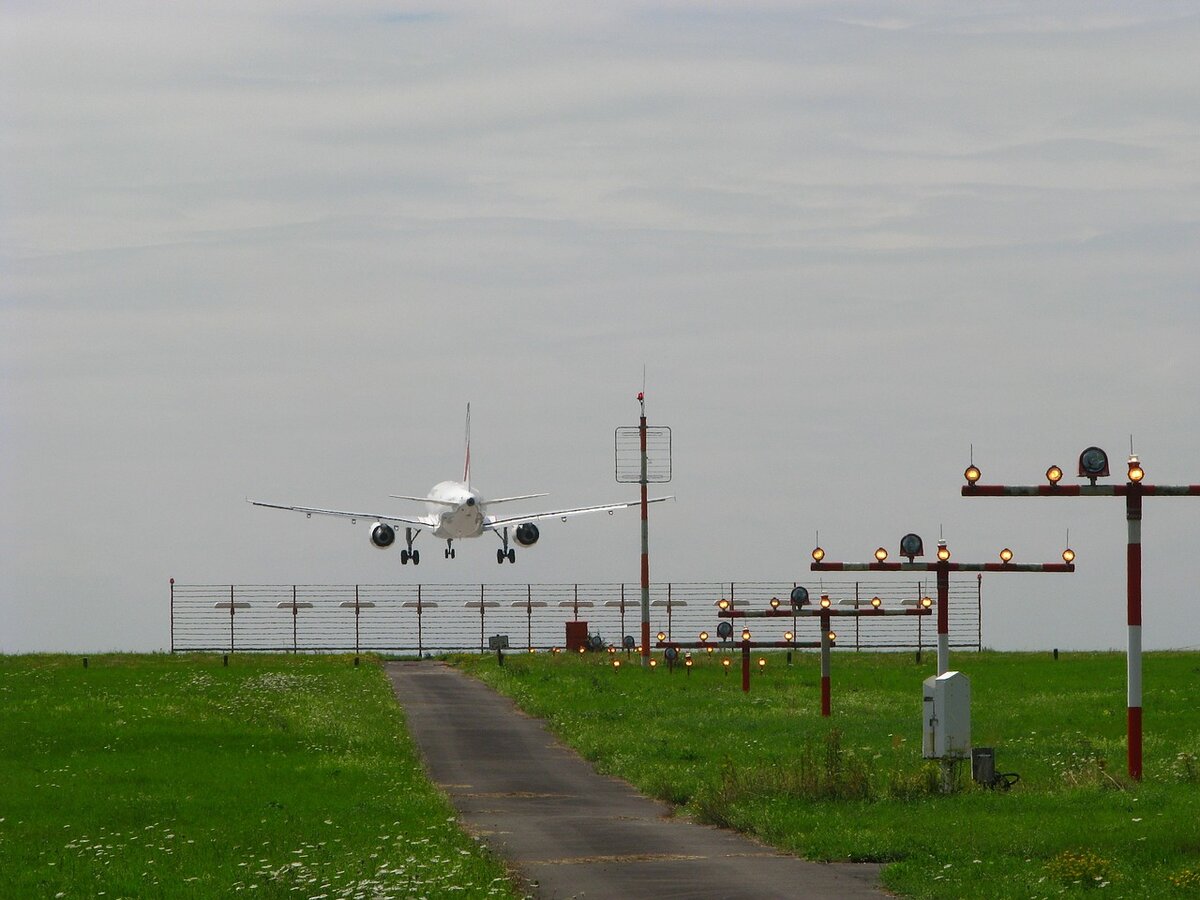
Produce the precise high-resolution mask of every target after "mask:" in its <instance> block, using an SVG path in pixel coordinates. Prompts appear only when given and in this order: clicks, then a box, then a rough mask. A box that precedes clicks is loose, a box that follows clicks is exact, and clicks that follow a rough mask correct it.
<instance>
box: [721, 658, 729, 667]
mask: <svg viewBox="0 0 1200 900" xmlns="http://www.w3.org/2000/svg"><path fill="white" fill-rule="evenodd" d="M721 665H723V666H724V667H725V668H727V669H728V668H729V659H728V658H726V659H723V660H721Z"/></svg>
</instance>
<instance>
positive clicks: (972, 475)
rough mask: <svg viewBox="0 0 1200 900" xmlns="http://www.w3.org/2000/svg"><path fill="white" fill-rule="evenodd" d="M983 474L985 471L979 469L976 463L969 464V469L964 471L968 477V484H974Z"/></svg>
mask: <svg viewBox="0 0 1200 900" xmlns="http://www.w3.org/2000/svg"><path fill="white" fill-rule="evenodd" d="M982 475H983V473H982V472H980V471H979V467H978V466H976V465H974V464H972V465H969V466H967V470H966V471H965V472H963V478H965V479H967V484H974V483H975V482H977V481H978V480H979V479H980V477H981V476H982Z"/></svg>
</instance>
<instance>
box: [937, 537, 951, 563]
mask: <svg viewBox="0 0 1200 900" xmlns="http://www.w3.org/2000/svg"><path fill="white" fill-rule="evenodd" d="M937 558H938V559H940V560H941V561H942V562H945V561H946V560H948V559H949V558H950V549H949V548H948V547H947V546H946V542H945V541H938V552H937Z"/></svg>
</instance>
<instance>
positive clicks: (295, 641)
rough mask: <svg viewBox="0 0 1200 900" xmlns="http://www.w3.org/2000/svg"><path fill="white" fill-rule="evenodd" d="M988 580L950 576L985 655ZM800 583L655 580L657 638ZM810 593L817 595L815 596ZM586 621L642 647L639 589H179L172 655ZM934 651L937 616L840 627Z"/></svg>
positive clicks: (840, 589)
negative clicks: (983, 594)
mask: <svg viewBox="0 0 1200 900" xmlns="http://www.w3.org/2000/svg"><path fill="white" fill-rule="evenodd" d="M981 584H982V582H981V580H980V579H978V578H976V577H975V576H971V577H969V578H968V577H963V578H957V579H956V578H954V577H951V579H950V597H949V599H950V604H949V612H950V622H949V625H950V646H951V647H956V648H960V649H972V648H973V649H979V648H980V647H981V646H982V643H983V638H982V634H981V618H980V591H981ZM793 586H794V585H793V583H792V582H658V583H654V584H652V585H651V586H650V600H651V607H650V633H651V634H652V635H653V634H656V633H658V632H660V631H661V632H663V633H664V634H666V635H668V636H669V637H670V638H674V639H675V640H694V639H695V638H696V636H697V635H698V634H699V632H700V631H708V632H709V633H710V634H714V635H715V634H716V630H717V629H716V625H717V622H718V619H717V615H716V613H717V607H716V603H717V601H718V600H720V599H730V600H732V601H733V602H734V603H735V604H737V605H738V606H739V607H740V606H742V605H743V604H745V605H746V608H747V609H765V608H767V606H768V604H769V602H770V600H771V598H772V597H776V598H778V599H779V600H780V602H781V604H783V607H784V608H786V606H787V604H788V597H789V595H790V593H791V590H792V587H793ZM810 590H812V588H811V587H810ZM934 591H935V589H934V586H933V584H932V580H918V579H915V578H913V577H911V576H908V577H906V578H890V579H885V578H884V577H883V576H881V577H879V578H877V579H876V580H872V581H863V580H860V581H830V580H828V579H826V580H825V581H824V582H823V584H822V586H821V587H820V588H819V589H818V590H816V591H813V599H814V600H815V599H816V598H817V596H819V595H820V594H821V593H825V594H828V595H829V596H830V598H831V599H832V600H833V601H834V603H835V604H838V605H853V604H854V603H855V602H857V603H859V604H861V605H864V606H865V605H869V604H870V601H871V598H872V597H874V596H879V597H880V598H881V599H882V600H883V603H884V605H885V606H886V607H894V606H899V605H901V604H902V603H903V601H905V600H907V601H909V602H910V603H911V602H915V601H916V600H918V599H919V598H920V597H922V596H926V595H933V593H934ZM568 621H585V622H587V623H588V631H589V633H591V634H598V635H600V637H601V638H602V639H603V640H604V641H605V643H606V644H609V645H616V646H620V644H621V641H622V638H623V637H624V636H625V635H633V636H634V638H635V639H636V638H637V635H638V632H639V630H640V629H639V624H640V622H641V588H640V586H639V585H636V584H619V583H593V584H496V585H492V584H418V585H403V584H364V585H304V584H302V585H228V584H225V585H212V584H210V585H204V584H195V585H182V584H172V585H171V650H172V651H188V650H210V651H236V650H268V651H289V650H290V651H297V652H298V651H327V652H332V651H360V650H361V651H367V650H377V651H384V652H396V653H436V652H442V651H452V650H468V651H470V650H479V651H484V650H486V649H487V646H488V642H487V638H488V637H489V636H490V635H493V634H507V635H508V637H509V646H510V648H512V649H514V650H525V649H534V650H549V649H551V648H553V647H560V646H562V645H563V643H564V638H565V630H566V623H567V622H568ZM819 628H820V625H819V619H817V618H815V617H814V618H811V619H809V618H799V619H796V620H791V619H787V618H786V617H785V618H779V619H767V620H761V622H760V624H758V625H757V626H756V632H759V631H761V632H765V633H767V634H773V633H774V632H775V631H777V632H778V638H776V639H779V640H782V638H783V633H784V632H785V631H794V632H795V635H796V640H798V641H803V640H816V639H817V638H818V634H819V632H818V629H819ZM936 644H937V635H936V624H935V621H934V618H933V617H932V616H931V617H924V616H887V617H879V618H870V619H865V620H863V619H857V618H855V619H853V620H849V619H847V620H844V621H841V622H839V635H838V649H840V650H846V649H855V650H881V649H920V648H923V647H930V648H932V647H935V646H936Z"/></svg>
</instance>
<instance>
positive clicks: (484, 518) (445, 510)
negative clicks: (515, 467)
mask: <svg viewBox="0 0 1200 900" xmlns="http://www.w3.org/2000/svg"><path fill="white" fill-rule="evenodd" d="M466 445H467V447H466V462H465V463H464V465H463V478H462V481H442V482H439V483H438V484H435V485H434V486H433V487H432V488H430V490H429V495H428V496H426V497H408V496H404V495H401V494H390V495H389V496H390V497H392V498H394V499H396V500H415V501H417V502H423V503H424V504H425V509H426V515H423V516H396V515H378V514H375V513H359V512H346V511H343V510H337V509H318V508H316V507H311V506H284V505H281V504H278V503H264V502H262V501H260V500H249V501H248V502H249V503H251V504H253V505H254V506H265V507H268V508H270V509H286V510H290V511H292V512H302V513H305V514H306V515H307V516H308V517H310V518H311V517H312V516H313V515H314V514H315V515H319V516H340V517H341V518H344V519H350V521H351V522H352V523H354V524H357V522H358V520H359V519H366V520H368V521H371V522H372V525H371V532H370V536H371V543H372V544H374V545H375V546H376V547H379V548H381V549H386V548H387V547H390V546H391V545H392V544H393V543H394V542H395V540H396V528H395V527H393V524H392V523H396V524H398V525H403V526H404V540H405V543H407V545H408V548H407V549H406V550H401V551H400V563H401V565H407V564H408V562H409V560H412V564H413V565H414V566H415V565H419V564H420V562H421V551H420V550H415V549H413V541H415V540H416V539H417V535H419V534H420V533H421V532H422V531H423V530H425V529H428V530H429V532H430V533H431V534H432V535H433V536H434V537H436V538H439V539H440V540H444V541H445V542H446V551H445V555H446V559H453V558H454V555H455V552H454V542H455V541H457V540H463V539H465V538H475V537H479V536H480V535H481V534H483V533H484V532H488V531H490V532H492V533H493V534H495V535H496V536H497V537H499V538H500V541H501V544H502V546H501V547H500V549H498V550H497V551H496V562H498V563H501V564H503V563H504V561H505V560H508V562H510V563H515V562H516V561H517V551H516V550H515V549H513V548H511V547H509V545H508V544H509V530H510V529H511V530H512V539H513V541H515V542H516V543H517V544H519V545H520V546H522V547H532V546H533V545H534V544H536V543H537V542H538V538H539V537H540V536H541V532H540V530H539V529H538V527H537V525H535V524H534V522H537V521H539V520H542V519H562V520H563V521H564V522H565V521H566V520H567V518H568V517H569V516H581V515H584V514H585V513H594V512H604V511H607V512H608V514H609V515H612V514H613V512H615V511H616V510H618V509H628V508H629V507H631V506H639V505H640V501H634V502H632V503H603V504H600V505H598V506H578V507H575V508H573V509H556V510H551V511H550V512H539V513H530V514H526V515H519V516H492V515H488V512H487V509H488V507H489V506H494V505H496V504H499V503H511V502H513V501H515V500H532V499H534V498H535V497H545V496H547V495H546V494H520V495H518V496H514V497H500V498H497V499H494V500H488V499H485V498H484V496H483V495H482V494H480V493H479V492H478V491H477V490H476V489H475V488H473V487H472V486H471V405H470V404H467V437H466ZM671 499H674V498H673V497H655V498H654V499H652V500H648V501H647V502H648V503H661V502H662V501H664V500H671Z"/></svg>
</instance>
